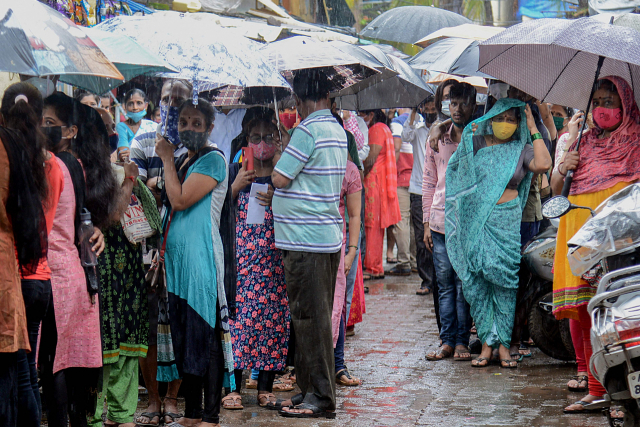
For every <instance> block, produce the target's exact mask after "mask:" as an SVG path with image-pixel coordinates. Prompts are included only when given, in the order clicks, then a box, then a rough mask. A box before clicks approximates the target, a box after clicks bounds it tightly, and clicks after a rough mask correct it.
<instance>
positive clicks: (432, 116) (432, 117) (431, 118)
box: [422, 113, 438, 125]
mask: <svg viewBox="0 0 640 427" xmlns="http://www.w3.org/2000/svg"><path fill="white" fill-rule="evenodd" d="M422 117H424V122H425V123H427V124H429V125H431V124H432V123H433V122H435V121H436V119H437V118H438V113H422Z"/></svg>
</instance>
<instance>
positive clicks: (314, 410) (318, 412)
mask: <svg viewBox="0 0 640 427" xmlns="http://www.w3.org/2000/svg"><path fill="white" fill-rule="evenodd" d="M289 408H290V409H308V410H310V411H311V413H310V414H304V413H301V414H299V413H296V412H287V411H285V410H284V408H283V409H281V410H280V415H281V416H283V417H285V418H327V419H334V418H335V417H336V413H335V412H333V411H325V410H324V409H320V408H318V407H317V406H315V405H312V404H310V403H301V404H299V405H296V406H289Z"/></svg>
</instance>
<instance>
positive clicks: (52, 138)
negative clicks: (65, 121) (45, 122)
mask: <svg viewBox="0 0 640 427" xmlns="http://www.w3.org/2000/svg"><path fill="white" fill-rule="evenodd" d="M40 129H41V130H42V133H44V134H45V135H46V137H47V150H49V151H53V152H56V148H57V147H58V145H60V141H62V126H49V127H41V128H40Z"/></svg>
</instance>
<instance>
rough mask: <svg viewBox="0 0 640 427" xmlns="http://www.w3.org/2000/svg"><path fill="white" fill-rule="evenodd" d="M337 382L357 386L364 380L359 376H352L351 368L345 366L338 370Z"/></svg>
mask: <svg viewBox="0 0 640 427" xmlns="http://www.w3.org/2000/svg"><path fill="white" fill-rule="evenodd" d="M336 384H339V385H344V386H347V387H357V386H359V385H361V384H362V381H360V379H359V378H356V377H352V376H351V373H350V372H349V370H348V369H347V368H344V369H341V370H339V371H338V372H336Z"/></svg>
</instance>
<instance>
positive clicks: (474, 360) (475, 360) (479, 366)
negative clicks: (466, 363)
mask: <svg viewBox="0 0 640 427" xmlns="http://www.w3.org/2000/svg"><path fill="white" fill-rule="evenodd" d="M473 362H476V363H475V364H474V363H473ZM482 362H487V363H485V364H484V365H480V363H482ZM471 366H472V367H474V368H486V367H487V366H489V359H487V358H486V357H476V358H475V359H473V360H472V361H471Z"/></svg>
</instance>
